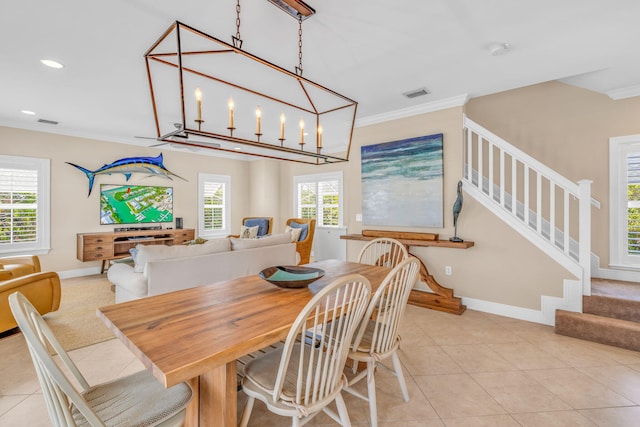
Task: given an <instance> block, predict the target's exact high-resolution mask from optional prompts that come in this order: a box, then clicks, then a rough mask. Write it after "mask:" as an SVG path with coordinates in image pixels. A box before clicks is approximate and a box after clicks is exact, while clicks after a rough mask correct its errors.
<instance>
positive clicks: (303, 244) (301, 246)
mask: <svg viewBox="0 0 640 427" xmlns="http://www.w3.org/2000/svg"><path fill="white" fill-rule="evenodd" d="M292 222H295V223H296V224H300V225H302V226H303V227H305V228H306V229H307V234H306V236H305V235H304V232H303V233H301V235H300V237H301V238H302V240H298V241H297V242H295V243H296V252H298V255H299V256H300V260H299V261H298V265H301V264H308V263H309V262H310V258H311V246H312V245H313V235H314V233H315V231H316V220H315V219H308V218H289V219H288V220H287V225H288V226H289V227H291V223H292ZM292 228H296V227H295V226H294V227H292ZM297 228H301V227H297Z"/></svg>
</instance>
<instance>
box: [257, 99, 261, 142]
mask: <svg viewBox="0 0 640 427" xmlns="http://www.w3.org/2000/svg"><path fill="white" fill-rule="evenodd" d="M261 118H262V110H261V109H260V106H259V105H258V107H257V108H256V135H260V134H261V123H260V121H261V120H260V119H261Z"/></svg>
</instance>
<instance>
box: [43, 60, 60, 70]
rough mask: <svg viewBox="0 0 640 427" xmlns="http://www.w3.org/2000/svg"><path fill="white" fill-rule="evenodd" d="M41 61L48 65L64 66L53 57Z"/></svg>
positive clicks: (54, 66) (53, 66)
mask: <svg viewBox="0 0 640 427" xmlns="http://www.w3.org/2000/svg"><path fill="white" fill-rule="evenodd" d="M40 62H42V63H43V64H44V65H46V66H47V67H51V68H64V65H62V64H61V63H59V62H58V61H55V60H53V59H41V60H40Z"/></svg>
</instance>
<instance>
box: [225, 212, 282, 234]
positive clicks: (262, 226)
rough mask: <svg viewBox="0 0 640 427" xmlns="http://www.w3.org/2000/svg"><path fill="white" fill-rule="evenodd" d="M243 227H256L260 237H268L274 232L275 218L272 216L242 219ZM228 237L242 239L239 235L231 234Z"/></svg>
mask: <svg viewBox="0 0 640 427" xmlns="http://www.w3.org/2000/svg"><path fill="white" fill-rule="evenodd" d="M242 225H244V226H245V227H255V226H256V225H257V226H258V227H259V228H258V237H261V236H266V235H268V234H271V232H272V230H273V217H272V216H246V217H244V218H242ZM227 237H240V235H239V234H230V235H229V236H227Z"/></svg>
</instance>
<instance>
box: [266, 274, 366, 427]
mask: <svg viewBox="0 0 640 427" xmlns="http://www.w3.org/2000/svg"><path fill="white" fill-rule="evenodd" d="M370 289H371V285H370V283H369V281H368V280H367V279H366V278H365V277H363V276H361V275H349V276H346V277H343V278H340V279H337V280H336V281H334V282H332V283H331V284H329V285H327V286H326V287H325V288H323V289H322V290H321V291H320V292H318V293H317V294H316V295H315V296H314V297H313V298H312V299H311V301H309V303H308V304H307V305H306V306H305V308H304V309H303V310H302V311H301V312H300V314H299V315H298V317H297V318H296V321H295V322H294V324H293V325H292V327H291V329H290V331H289V334H288V336H287V339H286V341H285V344H284V346H283V351H282V358H281V360H280V365H279V368H278V375H277V378H276V382H275V387H274V393H273V398H274V400H276V401H278V400H281V401H283V402H284V403H286V404H288V405H291V406H293V407H296V408H298V410H299V412H300V414H301V415H303V414H305V413H312V412H314V411H317V410H318V409H319V408H321V407H322V406H324V405H325V404H326V401H327V400H328V399H333V398H334V397H335V395H336V394H337V393H339V392H340V390H341V389H342V385H343V384H344V379H343V376H344V373H343V370H344V366H345V363H346V359H347V356H348V352H349V348H350V343H351V342H352V339H353V335H354V333H355V330H356V328H357V326H358V325H359V324H360V322H361V321H362V317H363V316H364V314H365V311H366V307H367V304H368V302H369V296H370ZM294 363H295V364H297V365H296V366H290V364H294ZM287 372H295V373H296V374H295V375H296V377H297V378H295V379H289V380H288V381H292V382H293V383H295V387H296V390H295V395H294V396H291V395H290V392H289V393H286V392H285V391H284V388H285V382H286V381H287V379H286V378H285V376H286V375H285V374H286V373H287Z"/></svg>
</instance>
